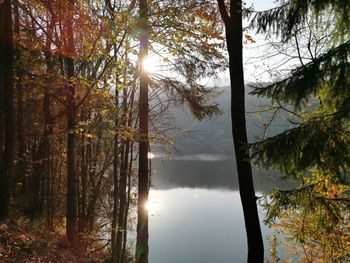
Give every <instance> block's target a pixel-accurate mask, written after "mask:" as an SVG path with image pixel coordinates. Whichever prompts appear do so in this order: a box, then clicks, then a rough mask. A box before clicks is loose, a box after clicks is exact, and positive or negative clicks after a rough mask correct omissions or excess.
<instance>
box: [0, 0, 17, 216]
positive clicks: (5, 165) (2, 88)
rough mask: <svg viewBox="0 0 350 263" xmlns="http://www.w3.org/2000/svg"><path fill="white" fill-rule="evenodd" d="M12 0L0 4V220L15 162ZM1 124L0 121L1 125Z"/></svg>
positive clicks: (7, 203)
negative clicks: (2, 127)
mask: <svg viewBox="0 0 350 263" xmlns="http://www.w3.org/2000/svg"><path fill="white" fill-rule="evenodd" d="M11 4H12V1H11V0H5V1H2V2H1V3H0V94H1V96H0V98H1V99H2V100H1V105H0V107H1V111H0V114H1V118H0V120H4V131H2V129H0V131H1V133H2V132H4V136H3V134H0V137H1V138H3V140H1V143H2V144H1V145H0V148H1V150H0V153H2V154H1V156H0V158H1V164H0V165H1V166H0V220H3V219H6V218H7V217H8V213H9V206H10V193H11V183H10V181H11V177H12V171H13V164H14V143H15V136H14V132H13V131H14V121H15V113H14V82H13V72H14V70H13V65H14V48H13V31H12V11H11V8H12V7H11ZM2 125H3V123H1V126H2Z"/></svg>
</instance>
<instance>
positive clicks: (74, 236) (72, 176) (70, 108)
mask: <svg viewBox="0 0 350 263" xmlns="http://www.w3.org/2000/svg"><path fill="white" fill-rule="evenodd" d="M68 4H69V10H68V11H69V14H67V19H66V25H65V27H66V28H65V29H66V33H67V56H66V58H65V62H66V66H67V77H68V78H69V83H68V85H67V87H66V88H67V130H68V135H67V226H66V231H67V238H68V240H69V241H70V242H72V244H73V245H78V196H77V172H76V170H77V169H76V164H77V162H76V148H77V144H76V134H75V131H74V129H75V126H76V105H75V86H74V83H73V81H72V78H73V77H74V76H75V73H74V60H73V58H72V56H73V53H74V35H73V8H74V0H69V2H68Z"/></svg>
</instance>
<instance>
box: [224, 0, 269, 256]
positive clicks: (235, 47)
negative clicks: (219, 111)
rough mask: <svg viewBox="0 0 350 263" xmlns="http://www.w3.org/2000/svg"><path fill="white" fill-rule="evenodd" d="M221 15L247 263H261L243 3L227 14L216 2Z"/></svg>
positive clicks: (233, 2) (235, 0)
mask: <svg viewBox="0 0 350 263" xmlns="http://www.w3.org/2000/svg"><path fill="white" fill-rule="evenodd" d="M218 4H219V9H220V14H221V16H222V19H223V20H224V23H225V29H226V42H227V50H228V54H229V71H230V79H231V118H232V135H233V142H234V148H235V154H236V163H237V172H238V181H239V193H240V196H241V202H242V207H243V214H244V221H245V226H246V232H247V239H248V262H263V261H264V243H263V239H262V235H261V229H260V223H259V216H258V210H257V205H256V197H255V191H254V185H253V177H252V168H251V165H250V162H249V152H248V151H247V148H246V147H247V143H248V139H247V130H246V120H245V102H244V75H243V51H242V41H243V40H242V31H243V29H242V1H240V0H231V1H230V12H228V11H227V8H226V5H225V2H224V0H218Z"/></svg>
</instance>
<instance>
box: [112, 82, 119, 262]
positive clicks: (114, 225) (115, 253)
mask: <svg viewBox="0 0 350 263" xmlns="http://www.w3.org/2000/svg"><path fill="white" fill-rule="evenodd" d="M115 108H116V113H115V131H114V132H115V134H114V150H113V155H114V158H113V218H112V232H111V239H112V263H117V262H118V254H119V253H118V250H117V231H118V226H117V221H118V208H119V182H118V169H119V142H118V140H119V136H118V131H117V129H118V128H119V115H118V108H119V91H118V87H117V86H116V87H115Z"/></svg>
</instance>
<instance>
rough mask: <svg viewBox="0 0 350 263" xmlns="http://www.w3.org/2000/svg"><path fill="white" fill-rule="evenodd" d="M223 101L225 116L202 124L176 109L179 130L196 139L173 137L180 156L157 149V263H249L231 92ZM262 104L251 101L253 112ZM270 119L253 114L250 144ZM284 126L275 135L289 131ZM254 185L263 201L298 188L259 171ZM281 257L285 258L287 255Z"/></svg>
mask: <svg viewBox="0 0 350 263" xmlns="http://www.w3.org/2000/svg"><path fill="white" fill-rule="evenodd" d="M218 101H219V103H220V105H221V106H222V109H223V114H222V115H221V116H218V117H217V118H215V119H211V120H204V121H202V122H199V121H195V120H193V119H192V118H191V116H190V115H189V114H188V113H186V110H185V109H181V110H178V109H177V110H176V112H175V113H174V115H175V116H176V118H175V119H176V120H177V124H178V126H179V127H184V128H186V130H187V131H190V136H188V135H187V136H186V135H184V134H183V133H182V132H179V131H176V132H174V133H173V134H172V136H173V137H175V147H176V149H177V153H174V151H173V153H172V154H170V155H167V154H164V152H162V151H160V150H159V148H158V147H157V146H155V147H153V149H152V152H153V155H152V157H154V158H153V159H152V170H153V175H152V188H151V191H150V198H149V203H148V210H149V215H150V217H149V249H150V252H149V262H151V263H197V262H201V263H205V262H208V263H209V262H210V263H212V262H217V263H228V262H237V263H239V262H246V255H247V241H246V236H245V227H244V221H243V212H242V207H241V203H240V197H239V193H238V179H237V174H236V167H235V161H234V154H233V148H232V138H231V126H230V125H231V124H230V123H231V122H230V115H229V108H230V106H229V96H227V92H226V91H225V92H224V93H223V94H221V95H220V96H219V98H218ZM257 102H258V103H257ZM259 103H260V104H259ZM261 103H263V104H264V103H265V104H266V103H268V102H266V101H261V100H260V101H259V100H256V99H255V98H253V97H251V96H248V97H247V109H248V110H247V111H249V110H252V109H254V107H256V106H261ZM266 105H267V104H266ZM268 118H269V115H265V117H264V118H261V116H259V118H256V116H252V115H249V114H247V127H248V133H249V138H250V140H253V139H254V138H256V137H257V136H260V135H261V134H262V133H263V130H262V128H261V127H262V126H263V123H265V122H266V120H268ZM279 118H281V119H283V116H279ZM281 121H282V120H280V121H279V122H278V125H275V126H274V128H273V129H272V133H276V132H278V131H277V130H281V129H283V127H285V124H281V123H282V122H281ZM270 132H271V131H270ZM254 183H255V190H256V195H257V196H259V195H260V194H261V193H264V192H267V191H270V190H272V189H273V188H275V187H279V188H289V187H291V186H292V184H291V183H288V182H285V181H282V180H280V179H279V178H278V174H277V173H275V172H271V171H264V170H262V171H260V170H258V169H256V168H254ZM259 216H260V221H261V226H262V231H263V236H264V243H265V255H266V256H268V254H269V246H270V245H269V241H268V236H270V235H271V234H272V232H271V230H270V229H269V228H268V227H267V226H265V225H264V224H263V222H262V221H263V219H264V211H263V210H262V208H261V207H260V208H259ZM279 254H280V255H282V254H281V251H280V253H279Z"/></svg>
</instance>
